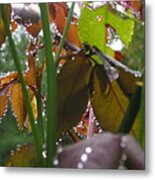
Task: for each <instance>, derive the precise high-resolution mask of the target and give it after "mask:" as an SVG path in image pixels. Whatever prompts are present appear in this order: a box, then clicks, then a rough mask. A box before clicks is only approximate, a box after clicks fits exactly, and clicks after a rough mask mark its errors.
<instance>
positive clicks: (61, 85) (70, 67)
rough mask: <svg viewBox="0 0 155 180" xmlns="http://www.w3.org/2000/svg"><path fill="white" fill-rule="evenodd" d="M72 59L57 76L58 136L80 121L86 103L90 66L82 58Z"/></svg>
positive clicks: (86, 60)
mask: <svg viewBox="0 0 155 180" xmlns="http://www.w3.org/2000/svg"><path fill="white" fill-rule="evenodd" d="M72 59H74V60H68V61H67V63H65V65H64V66H63V67H62V69H61V71H60V73H59V74H58V135H60V133H62V132H65V131H67V130H68V129H70V128H71V127H72V126H74V125H76V124H77V123H78V122H79V121H80V118H81V115H82V114H83V113H84V111H85V109H86V106H87V102H88V84H89V79H90V74H91V71H92V66H91V64H90V62H89V61H88V59H87V58H85V57H84V56H75V57H73V58H72Z"/></svg>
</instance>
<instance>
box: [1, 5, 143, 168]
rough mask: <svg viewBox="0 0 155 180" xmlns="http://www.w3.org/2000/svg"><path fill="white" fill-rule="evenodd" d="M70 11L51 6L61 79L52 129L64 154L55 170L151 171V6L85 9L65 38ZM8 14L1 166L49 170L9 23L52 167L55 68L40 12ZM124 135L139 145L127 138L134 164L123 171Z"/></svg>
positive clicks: (18, 9) (16, 9)
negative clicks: (147, 112)
mask: <svg viewBox="0 0 155 180" xmlns="http://www.w3.org/2000/svg"><path fill="white" fill-rule="evenodd" d="M70 7H71V3H48V4H47V10H48V11H47V13H48V17H49V22H48V24H49V27H50V33H51V34H50V35H51V37H50V38H52V40H51V42H50V43H51V44H52V49H50V53H51V54H52V56H53V59H54V66H55V68H56V72H55V73H56V78H57V82H56V84H55V88H56V90H57V100H56V102H54V103H55V107H56V108H57V119H56V121H57V125H56V126H55V127H51V129H53V128H55V129H56V138H57V142H56V145H55V146H56V149H57V151H58V152H57V154H56V157H55V158H54V159H53V165H52V164H51V166H50V167H52V166H53V167H61V168H63V167H64V168H66V167H68V168H100V169H107V168H108V169H121V168H125V169H144V154H143V153H144V149H141V148H144V144H145V142H144V139H145V138H144V137H145V135H144V133H145V122H144V80H143V77H144V64H145V63H144V4H143V2H142V1H136V2H134V1H133V2H132V1H131V2H126V1H122V2H121V1H120V2H115V1H111V2H110V1H107V2H79V3H78V2H77V3H75V7H74V13H73V16H72V18H71V21H70V24H69V27H68V31H67V34H66V37H65V35H64V29H65V28H66V23H68V16H69V14H70ZM3 8H4V7H3V5H0V33H1V36H0V63H1V66H0V165H1V166H14V167H15V166H17V167H22V166H24V167H28V166H30V167H38V166H43V164H44V162H43V164H41V165H40V162H39V160H38V159H37V155H36V151H37V150H36V149H37V147H36V145H35V143H34V142H33V135H34V134H35V132H34V127H33V124H32V120H31V117H30V116H29V112H28V109H27V104H26V102H25V97H24V93H23V87H22V82H21V77H20V74H19V73H18V71H17V69H16V67H15V65H14V60H13V59H14V58H13V55H12V54H11V52H10V51H11V50H10V49H11V47H10V43H9V41H8V39H9V37H8V35H7V30H6V27H5V22H4V21H5V18H6V19H7V20H8V22H9V26H10V31H12V37H13V41H14V43H15V46H16V49H17V54H18V58H19V60H20V63H21V67H22V74H23V80H24V81H25V84H26V89H27V93H28V96H29V100H30V108H31V110H32V114H33V116H34V125H35V127H37V128H38V129H39V134H40V136H39V137H40V142H42V159H43V161H46V158H47V156H48V155H47V149H48V144H46V142H44V141H46V140H45V137H46V134H47V132H46V129H47V128H48V129H50V127H48V115H47V114H48V112H49V105H48V98H47V97H49V96H48V91H47V89H48V85H47V83H46V78H48V79H49V80H50V78H51V77H48V74H46V71H48V68H49V67H48V66H49V64H48V63H49V62H48V61H47V56H46V43H47V42H46V41H45V39H44V33H45V32H44V29H43V28H42V26H43V25H42V17H41V13H40V8H39V5H38V4H33V3H31V4H23V5H18V4H16V5H15V4H10V5H8V6H7V12H6V14H5V16H4V14H3ZM63 36H64V37H63ZM63 38H65V41H64V45H63V47H62V49H60V44H61V40H62V39H63ZM59 50H60V54H59V56H57V55H58V53H59ZM57 57H59V58H58V59H57ZM56 60H57V61H56ZM137 89H138V91H137ZM51 90H52V89H51ZM51 108H52V107H51ZM51 117H53V116H52V115H51ZM51 131H52V130H51ZM107 132H110V133H115V134H113V135H112V134H111V135H109V134H108V135H106V133H107ZM124 133H125V134H130V135H132V136H133V137H134V138H133V137H131V136H130V135H128V136H127V137H128V142H129V144H131V145H132V147H133V152H132V150H131V149H130V148H129V147H130V145H127V144H125V147H123V149H125V150H123V153H124V154H125V155H124V156H125V157H126V156H128V158H127V160H126V158H125V163H127V164H124V162H123V164H120V163H119V160H122V159H121V158H122V147H121V146H120V144H121V142H122V141H121V139H122V138H123V137H125V136H122V134H124ZM98 134H100V135H98ZM96 135H97V136H96ZM41 136H43V137H41ZM106 136H107V139H106ZM48 138H49V137H48ZM86 139H88V140H86ZM138 143H139V144H138ZM67 145H69V146H67ZM140 146H141V147H140ZM82 147H84V149H85V151H86V152H82ZM126 147H127V148H126ZM62 148H63V150H62ZM71 151H72V152H73V151H74V153H73V154H72V153H71ZM94 151H95V153H94ZM93 153H94V154H93ZM136 153H137V155H138V154H139V156H138V157H137V159H136V158H135V157H136ZM71 154H72V155H71ZM89 155H90V156H91V158H90V159H88V156H89ZM67 156H68V159H67ZM25 157H26V159H25ZM80 158H81V160H80ZM87 160H88V161H87ZM123 161H124V160H123ZM120 166H121V168H120Z"/></svg>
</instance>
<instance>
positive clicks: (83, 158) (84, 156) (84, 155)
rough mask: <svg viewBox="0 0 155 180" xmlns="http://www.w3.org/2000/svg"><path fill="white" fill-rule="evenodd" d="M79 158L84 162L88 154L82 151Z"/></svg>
mask: <svg viewBox="0 0 155 180" xmlns="http://www.w3.org/2000/svg"><path fill="white" fill-rule="evenodd" d="M80 159H81V161H82V162H86V161H87V159H88V155H87V154H86V153H83V154H82V155H81V157H80Z"/></svg>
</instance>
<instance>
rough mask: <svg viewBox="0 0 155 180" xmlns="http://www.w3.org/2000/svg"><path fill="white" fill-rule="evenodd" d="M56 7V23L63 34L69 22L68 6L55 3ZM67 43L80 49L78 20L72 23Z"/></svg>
mask: <svg viewBox="0 0 155 180" xmlns="http://www.w3.org/2000/svg"><path fill="white" fill-rule="evenodd" d="M54 7H55V12H56V13H55V23H56V25H57V28H58V30H59V32H60V33H61V34H62V33H63V30H64V28H65V26H66V22H67V13H68V12H67V6H64V5H63V4H62V3H54ZM67 41H69V42H70V43H72V44H74V45H76V46H78V47H80V46H81V43H80V39H79V35H78V22H77V20H76V19H74V21H72V22H71V24H70V27H69V30H68V34H67Z"/></svg>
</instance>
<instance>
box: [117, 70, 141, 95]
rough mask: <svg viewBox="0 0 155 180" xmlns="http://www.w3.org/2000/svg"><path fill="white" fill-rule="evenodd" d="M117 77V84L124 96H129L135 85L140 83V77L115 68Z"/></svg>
mask: <svg viewBox="0 0 155 180" xmlns="http://www.w3.org/2000/svg"><path fill="white" fill-rule="evenodd" d="M117 70H118V73H119V77H118V79H117V82H118V84H119V86H120V88H121V89H122V91H123V92H124V94H125V95H131V94H133V93H134V91H135V89H136V83H138V82H139V81H140V77H138V76H137V77H136V74H132V73H130V72H126V71H124V69H121V68H117Z"/></svg>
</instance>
